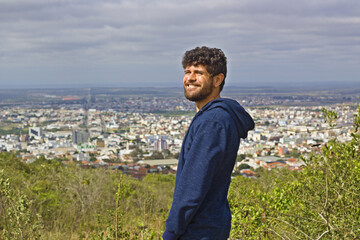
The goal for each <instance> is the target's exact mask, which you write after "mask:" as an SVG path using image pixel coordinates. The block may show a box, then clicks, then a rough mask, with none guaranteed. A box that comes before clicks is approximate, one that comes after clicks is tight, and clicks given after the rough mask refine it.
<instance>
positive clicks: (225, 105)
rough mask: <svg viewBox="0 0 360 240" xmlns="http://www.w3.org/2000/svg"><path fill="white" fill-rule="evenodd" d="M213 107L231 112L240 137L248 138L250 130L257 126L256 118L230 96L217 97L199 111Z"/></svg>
mask: <svg viewBox="0 0 360 240" xmlns="http://www.w3.org/2000/svg"><path fill="white" fill-rule="evenodd" d="M213 108H222V109H224V110H225V111H226V112H228V113H229V114H230V116H231V117H232V119H233V120H234V122H235V124H236V127H237V132H238V134H239V137H240V138H246V137H247V134H248V131H250V130H253V129H254V127H255V123H254V120H253V119H252V117H251V116H250V115H249V113H247V112H246V110H245V109H244V108H243V107H242V106H241V105H240V104H239V103H238V102H237V101H235V100H232V99H229V98H217V99H215V100H213V101H211V102H209V103H207V104H206V105H205V106H204V107H203V108H201V109H200V111H199V113H201V112H203V111H207V110H210V109H213Z"/></svg>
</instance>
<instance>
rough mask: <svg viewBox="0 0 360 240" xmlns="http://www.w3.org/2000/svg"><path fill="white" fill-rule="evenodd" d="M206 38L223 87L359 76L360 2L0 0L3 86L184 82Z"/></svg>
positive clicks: (0, 84)
mask: <svg viewBox="0 0 360 240" xmlns="http://www.w3.org/2000/svg"><path fill="white" fill-rule="evenodd" d="M203 45H206V46H210V47H217V48H221V49H223V51H224V52H225V54H226V55H227V57H228V78H227V83H226V85H225V86H244V85H250V84H259V85H262V84H265V85H272V84H279V83H284V84H288V83H291V84H298V83H299V82H302V83H305V84H313V83H328V82H340V81H344V82H347V83H352V82H353V83H360V1H359V0H181V1H179V0H0V88H5V87H17V88H18V87H31V86H33V87H39V86H43V87H59V86H64V87H67V86H84V87H89V86H107V87H111V86H114V87H119V86H137V85H140V86H144V87H151V86H152V87H166V86H181V81H182V76H183V70H182V68H181V64H180V63H181V58H182V55H183V53H184V52H185V51H186V50H189V49H191V48H194V47H196V46H203Z"/></svg>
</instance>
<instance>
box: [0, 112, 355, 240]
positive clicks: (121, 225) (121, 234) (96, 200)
mask: <svg viewBox="0 0 360 240" xmlns="http://www.w3.org/2000/svg"><path fill="white" fill-rule="evenodd" d="M324 115H325V118H326V120H327V121H328V122H329V123H330V125H332V126H335V120H336V117H337V116H336V114H335V113H332V112H327V111H326V110H325V111H324ZM359 115H360V110H358V114H357V115H356V116H355V119H354V131H353V132H352V133H351V137H352V139H351V141H349V142H346V143H341V142H339V141H337V139H336V138H335V139H333V140H332V141H330V142H328V143H327V144H325V145H324V146H323V148H322V151H321V153H320V154H313V155H311V156H310V157H308V158H306V159H304V161H305V162H306V166H305V168H304V169H303V170H302V171H300V172H294V171H289V170H287V169H279V170H272V171H265V170H263V169H260V170H258V171H257V179H248V178H244V177H241V176H236V177H235V178H234V179H233V180H232V183H231V186H230V191H229V203H230V207H231V211H232V216H233V219H232V229H231V239H358V238H359V237H360V134H359V130H360V117H359ZM174 182H175V177H174V176H171V175H147V176H146V177H145V178H144V179H143V180H135V179H132V178H129V177H127V176H125V175H123V174H122V173H121V172H118V171H115V170H110V169H82V168H80V167H78V166H76V165H75V164H69V165H62V164H61V163H60V162H57V161H49V160H46V159H44V158H40V159H38V160H37V161H35V162H34V163H32V164H25V163H22V162H21V161H20V160H19V159H18V158H17V157H16V156H15V155H13V154H9V153H0V216H2V217H1V218H0V233H1V237H0V238H1V239H129V240H133V239H147V240H150V239H161V235H162V232H163V231H164V229H165V220H166V217H167V214H168V211H169V208H170V206H171V200H172V193H173V187H174Z"/></svg>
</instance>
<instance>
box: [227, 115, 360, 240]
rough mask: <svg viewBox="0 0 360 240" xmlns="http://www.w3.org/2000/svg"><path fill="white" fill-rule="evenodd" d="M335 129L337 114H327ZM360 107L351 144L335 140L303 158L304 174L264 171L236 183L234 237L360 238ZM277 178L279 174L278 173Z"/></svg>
mask: <svg viewBox="0 0 360 240" xmlns="http://www.w3.org/2000/svg"><path fill="white" fill-rule="evenodd" d="M323 113H324V117H325V118H326V119H327V120H326V121H327V122H328V123H329V125H330V126H331V127H334V126H335V120H336V118H337V114H335V113H333V112H331V111H326V110H324V111H323ZM359 116H360V109H358V113H357V114H355V119H354V132H353V133H351V136H352V140H351V141H349V142H346V143H341V142H339V141H338V140H337V139H336V138H335V139H333V140H331V141H329V142H328V143H326V144H325V145H324V146H323V148H322V151H321V153H319V154H315V153H313V154H311V155H310V156H309V157H308V158H306V159H305V158H303V160H304V161H305V163H306V167H305V168H304V169H303V171H301V172H290V171H288V170H286V169H283V170H281V172H276V171H271V172H266V171H260V172H259V174H260V177H259V178H258V179H256V180H254V179H244V178H241V177H237V178H235V179H233V181H232V184H231V188H230V192H229V200H230V207H231V209H232V213H233V222H232V224H233V226H232V231H231V238H233V239H357V238H358V237H359V236H360V201H359V198H360V189H359V186H360V144H359V143H360V134H359V123H360V117H359ZM274 174H275V175H274Z"/></svg>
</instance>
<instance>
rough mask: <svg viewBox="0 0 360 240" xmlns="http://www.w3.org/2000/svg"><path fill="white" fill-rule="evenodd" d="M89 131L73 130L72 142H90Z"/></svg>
mask: <svg viewBox="0 0 360 240" xmlns="http://www.w3.org/2000/svg"><path fill="white" fill-rule="evenodd" d="M89 137H90V135H89V133H88V132H86V131H85V130H73V131H72V142H73V143H74V144H82V143H87V142H89Z"/></svg>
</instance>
